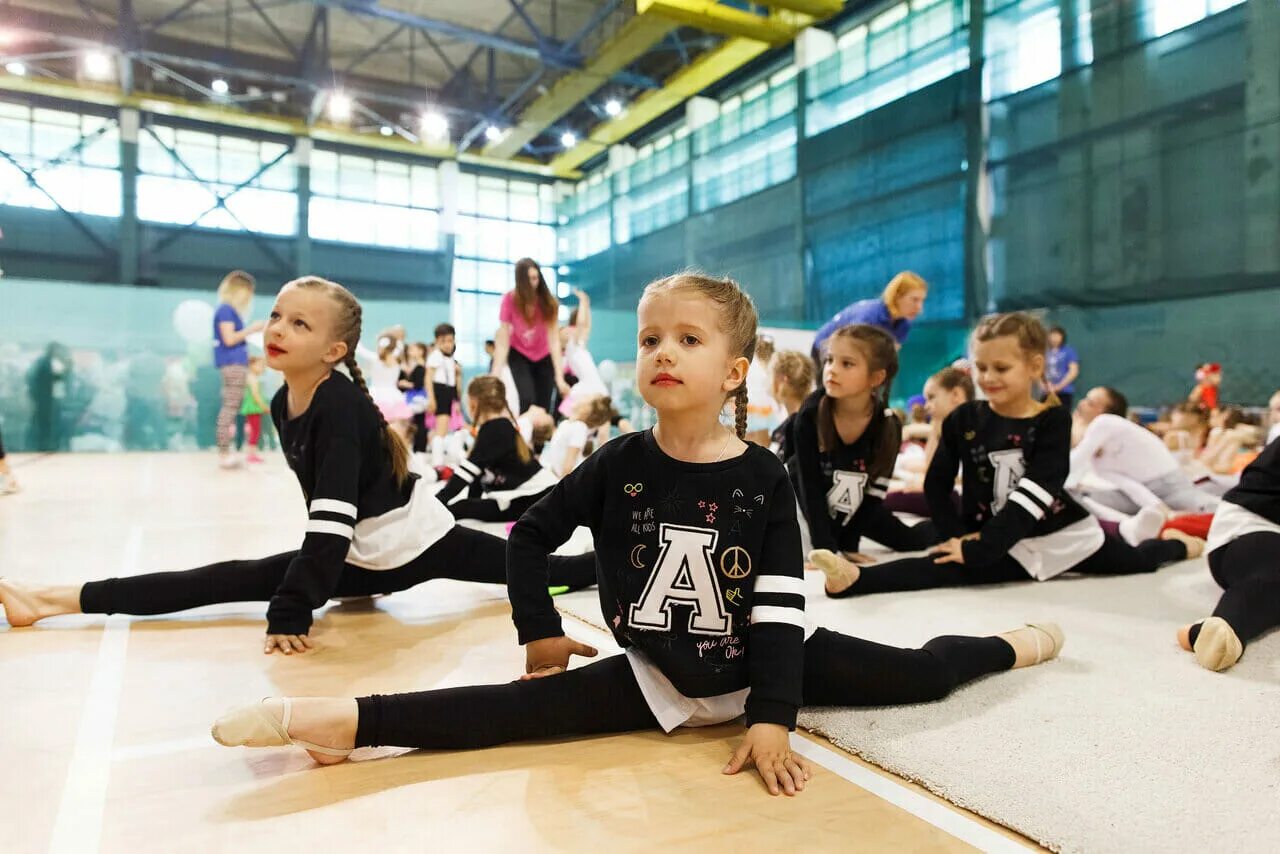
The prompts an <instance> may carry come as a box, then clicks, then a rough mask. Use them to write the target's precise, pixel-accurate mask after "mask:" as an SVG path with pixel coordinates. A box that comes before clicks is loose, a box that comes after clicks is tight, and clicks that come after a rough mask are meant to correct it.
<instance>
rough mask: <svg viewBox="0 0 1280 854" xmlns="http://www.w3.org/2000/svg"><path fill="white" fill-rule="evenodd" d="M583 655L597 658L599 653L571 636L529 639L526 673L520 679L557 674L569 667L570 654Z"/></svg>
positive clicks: (526, 653) (525, 662)
mask: <svg viewBox="0 0 1280 854" xmlns="http://www.w3.org/2000/svg"><path fill="white" fill-rule="evenodd" d="M571 655H581V656H582V657H583V658H595V657H596V656H597V655H599V652H598V650H596V648H595V647H591V646H587V645H586V644H585V643H578V642H577V641H576V640H574V639H573V638H570V637H565V636H564V635H560V636H559V637H555V638H543V639H542V640H536V641H529V643H527V644H525V647H524V675H523V676H521V677H520V681H521V682H524V681H526V680H528V679H541V678H542V677H544V676H555V675H556V674H558V673H564V672H565V671H566V670H568V669H569V656H571Z"/></svg>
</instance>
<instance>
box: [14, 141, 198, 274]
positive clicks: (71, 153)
mask: <svg viewBox="0 0 1280 854" xmlns="http://www.w3.org/2000/svg"><path fill="white" fill-rule="evenodd" d="M118 124H119V122H118V121H117V120H115V119H107V120H106V121H105V122H103V124H102V125H101V126H100V127H99V128H98V129H97V130H95V131H93V132H92V133H88V134H83V135H81V137H80V139H78V140H77V141H76V142H75V144H74V145H72V146H71V147H70V148H68V149H67V150H66V151H63V152H60V153H59V154H57V155H55V156H54V157H51V158H49V159H48V160H43V161H41V162H40V164H39V165H37V166H34V167H32V168H30V169H28V168H27V167H25V166H23V165H22V164H21V163H19V162H18V161H17V160H16V159H14V157H13V155H11V154H9V152H7V151H5V150H4V149H3V148H0V157H3V158H4V159H5V160H7V161H9V163H11V164H13V167H14V168H15V169H17V170H18V171H19V172H21V173H22V175H23V177H25V178H26V179H27V184H28V185H29V186H32V187H34V188H35V189H37V190H39V191H40V192H41V193H43V194H44V195H45V197H46V198H47V199H48V200H49V201H50V202H52V203H53V207H54V210H56V211H57V212H58V213H60V214H62V216H64V217H66V219H67V220H68V221H69V222H70V223H71V225H72V226H74V227H75V229H76V231H78V232H80V234H82V235H84V237H86V238H87V239H88V240H89V242H90V243H92V244H93V245H94V246H96V247H97V248H98V251H99V252H100V253H101V254H102V257H103V258H104V259H114V258H115V257H116V250H115V247H113V246H111V245H110V244H108V243H107V242H106V241H104V240H103V239H102V238H101V237H99V236H98V235H96V234H94V232H93V229H91V228H89V226H87V225H85V224H84V222H83V221H82V220H81V217H80V215H79V214H76V213H74V212H72V211H69V210H67V209H66V208H64V207H63V206H62V203H61V202H59V201H58V199H57V197H55V196H54V195H53V194H52V193H50V192H49V191H48V190H47V189H45V187H44V185H43V184H41V183H40V179H39V178H37V177H36V173H37V172H40V171H42V170H46V169H53V168H56V167H58V166H61V165H62V164H64V163H66V162H68V161H69V160H71V158H73V157H76V156H78V155H79V154H80V152H82V151H83V150H84V149H85V147H86V146H88V145H89V144H90V143H92V142H96V141H97V140H99V139H101V138H102V137H103V136H104V135H105V134H106V133H107V131H109V130H112V129H114V128H116V127H117V126H118ZM201 216H203V214H201Z"/></svg>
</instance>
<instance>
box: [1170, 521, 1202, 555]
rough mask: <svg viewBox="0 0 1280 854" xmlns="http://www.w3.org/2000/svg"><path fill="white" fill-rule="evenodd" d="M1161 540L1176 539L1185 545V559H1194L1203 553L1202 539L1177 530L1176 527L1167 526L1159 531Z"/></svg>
mask: <svg viewBox="0 0 1280 854" xmlns="http://www.w3.org/2000/svg"><path fill="white" fill-rule="evenodd" d="M1160 539H1162V540H1177V541H1179V542H1180V543H1182V544H1183V545H1184V546H1186V547H1187V560H1194V559H1195V558H1198V557H1200V555H1202V554H1204V540H1202V539H1200V538H1199V537H1193V536H1191V535H1190V534H1187V533H1184V532H1182V531H1179V530H1178V529H1177V528H1167V529H1165V530H1164V531H1162V532H1161V533H1160Z"/></svg>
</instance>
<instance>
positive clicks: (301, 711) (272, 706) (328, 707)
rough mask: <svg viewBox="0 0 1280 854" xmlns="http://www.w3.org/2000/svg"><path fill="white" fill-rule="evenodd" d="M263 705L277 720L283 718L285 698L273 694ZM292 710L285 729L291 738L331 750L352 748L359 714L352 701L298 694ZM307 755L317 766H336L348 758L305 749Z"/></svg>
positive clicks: (354, 702) (354, 742)
mask: <svg viewBox="0 0 1280 854" xmlns="http://www.w3.org/2000/svg"><path fill="white" fill-rule="evenodd" d="M263 705H264V706H266V707H267V709H268V711H270V712H271V713H272V714H273V715H275V716H276V719H277V720H280V719H281V718H282V716H283V714H284V700H282V699H280V698H278V697H273V698H271V699H269V700H267V701H266V702H265V703H263ZM292 711H293V714H292V716H291V717H290V718H289V729H288V732H289V735H290V736H291V737H293V738H296V739H298V740H299V741H308V742H310V743H312V744H316V745H319V746H321V747H328V748H332V749H334V750H352V749H354V748H355V746H356V721H357V719H358V715H359V712H358V711H357V707H356V701H355V700H342V699H338V698H335V697H297V698H295V699H294V701H293V709H292ZM299 746H300V747H301V745H299ZM303 749H304V750H305V749H306V748H303ZM307 755H308V756H310V757H311V758H312V759H313V760H315V761H316V763H317V764H319V765H337V764H338V763H339V762H345V761H346V760H347V757H346V756H333V755H331V754H328V753H319V752H317V751H315V750H307Z"/></svg>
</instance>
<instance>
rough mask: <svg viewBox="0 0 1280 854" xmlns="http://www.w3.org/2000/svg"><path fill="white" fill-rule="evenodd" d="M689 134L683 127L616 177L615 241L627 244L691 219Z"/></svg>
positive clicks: (654, 144) (638, 154)
mask: <svg viewBox="0 0 1280 854" xmlns="http://www.w3.org/2000/svg"><path fill="white" fill-rule="evenodd" d="M688 163H689V132H688V130H687V129H686V128H683V127H681V128H680V129H679V130H677V131H676V132H675V133H669V134H666V135H665V136H662V137H659V138H658V139H657V140H655V141H654V142H651V143H649V144H648V145H645V146H643V147H641V148H640V150H639V151H638V152H636V162H635V163H632V164H631V165H630V166H628V167H627V168H626V169H623V170H622V171H620V172H619V173H618V174H617V175H615V176H614V192H615V193H616V195H617V198H618V199H619V200H622V199H625V204H624V205H622V206H621V207H618V206H615V210H614V220H613V240H614V242H615V243H626V242H628V241H630V240H631V239H632V238H634V237H640V236H641V235H645V234H648V233H650V232H652V231H657V230H658V229H660V228H665V227H666V226H668V225H671V224H672V223H676V222H679V221H681V220H682V219H684V218H686V217H687V216H688V215H689V170H688Z"/></svg>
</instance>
